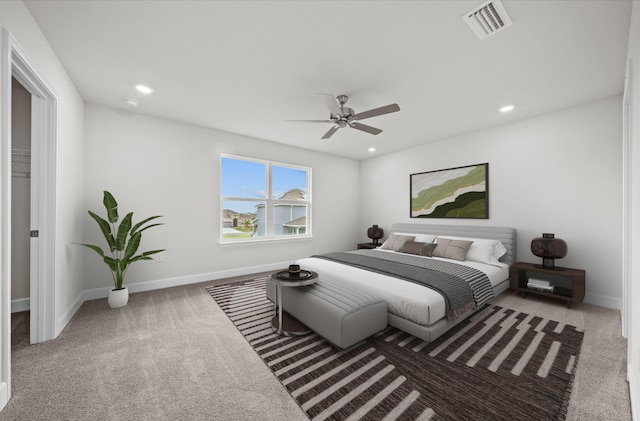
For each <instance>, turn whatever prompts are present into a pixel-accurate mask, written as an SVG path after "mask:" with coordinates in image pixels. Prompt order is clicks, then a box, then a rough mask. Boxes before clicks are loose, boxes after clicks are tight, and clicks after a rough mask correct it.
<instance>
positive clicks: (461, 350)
mask: <svg viewBox="0 0 640 421" xmlns="http://www.w3.org/2000/svg"><path fill="white" fill-rule="evenodd" d="M207 291H208V292H209V293H210V294H211V296H212V297H213V299H214V300H215V301H216V302H217V303H218V305H219V306H220V307H221V308H222V310H223V311H224V312H225V313H226V314H227V316H228V317H229V318H230V319H231V321H232V322H233V323H234V324H235V326H236V327H237V328H238V330H239V331H240V332H241V333H242V334H243V335H244V337H245V338H246V339H247V341H249V343H250V344H251V346H252V347H253V348H254V350H255V351H256V352H257V353H258V355H260V357H261V358H262V359H263V360H264V362H265V363H266V364H267V366H268V367H269V368H270V369H271V370H272V371H273V373H274V375H275V376H276V377H277V378H278V379H279V380H280V382H281V383H282V384H283V386H284V387H285V388H286V389H287V390H288V391H289V393H290V394H291V396H292V397H293V398H294V399H295V400H296V402H298V404H299V405H300V407H301V408H302V409H303V410H304V411H305V412H306V413H307V415H308V416H309V418H310V419H312V420H359V419H363V420H434V421H435V420H563V419H564V418H565V415H566V411H567V406H568V403H569V398H570V395H571V388H572V382H573V378H574V374H575V370H576V366H577V362H578V356H579V353H580V348H581V346H582V339H583V335H584V333H583V332H582V331H580V330H578V329H576V328H575V327H573V326H569V325H566V324H563V323H560V322H556V321H553V320H548V319H544V318H541V317H538V316H533V315H529V314H525V313H521V312H518V311H516V310H512V309H507V308H501V307H498V306H491V305H488V306H486V307H485V308H484V309H483V310H482V311H480V312H478V313H476V314H475V315H473V316H471V317H470V318H469V319H467V320H466V321H464V322H462V323H460V324H459V325H458V326H457V327H456V328H455V329H454V330H453V331H450V332H448V333H447V334H445V335H444V336H443V337H441V338H439V339H438V340H437V341H435V342H433V343H425V342H424V341H422V340H421V339H419V338H416V337H414V336H411V335H409V334H407V333H405V332H403V331H401V330H398V329H396V328H393V327H388V328H387V329H386V330H385V331H383V332H381V333H379V334H377V335H375V336H373V337H371V338H369V339H367V340H366V341H363V342H361V343H359V344H356V345H354V346H353V347H351V348H349V349H346V350H340V349H339V348H336V347H334V346H332V345H331V344H330V343H328V342H327V341H325V340H324V339H323V338H322V337H320V336H318V335H316V334H314V333H310V334H308V335H305V336H296V337H281V336H278V335H276V334H274V333H273V332H272V330H271V324H270V321H271V318H272V317H273V315H274V312H275V310H274V305H273V303H271V301H269V300H268V299H267V298H266V296H265V278H260V279H254V280H249V281H242V282H237V283H232V284H226V285H218V286H214V287H209V288H207Z"/></svg>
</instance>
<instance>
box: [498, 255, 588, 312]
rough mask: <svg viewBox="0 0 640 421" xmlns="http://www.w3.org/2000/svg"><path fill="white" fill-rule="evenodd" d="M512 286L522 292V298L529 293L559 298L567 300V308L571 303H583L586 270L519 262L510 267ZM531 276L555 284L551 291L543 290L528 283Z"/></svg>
mask: <svg viewBox="0 0 640 421" xmlns="http://www.w3.org/2000/svg"><path fill="white" fill-rule="evenodd" d="M509 275H510V276H509V277H510V279H511V288H512V289H515V290H516V291H519V292H521V293H522V298H524V297H526V295H527V294H529V293H530V294H538V295H544V296H547V297H553V298H559V299H561V300H565V301H566V302H567V308H569V307H571V303H581V302H582V301H583V300H584V293H585V271H584V270H583V269H572V268H563V267H557V266H556V268H555V269H546V268H543V267H541V266H538V265H534V264H532V263H524V262H518V263H514V264H513V265H511V268H510V269H509ZM530 278H536V279H542V280H545V281H547V282H548V283H549V284H550V285H553V289H552V290H551V291H541V290H539V289H534V288H532V287H530V286H529V285H528V281H529V279H530Z"/></svg>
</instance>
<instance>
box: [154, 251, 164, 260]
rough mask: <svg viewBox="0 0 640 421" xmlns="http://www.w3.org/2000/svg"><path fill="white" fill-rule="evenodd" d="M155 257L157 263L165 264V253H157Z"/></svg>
mask: <svg viewBox="0 0 640 421" xmlns="http://www.w3.org/2000/svg"><path fill="white" fill-rule="evenodd" d="M154 257H155V260H156V262H164V253H156V254H155V255H154Z"/></svg>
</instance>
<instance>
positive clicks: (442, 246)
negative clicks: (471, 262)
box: [433, 238, 473, 260]
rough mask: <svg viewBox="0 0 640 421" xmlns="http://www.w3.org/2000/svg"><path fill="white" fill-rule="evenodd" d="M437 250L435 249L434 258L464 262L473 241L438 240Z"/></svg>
mask: <svg viewBox="0 0 640 421" xmlns="http://www.w3.org/2000/svg"><path fill="white" fill-rule="evenodd" d="M436 241H437V243H436V248H434V249H433V256H434V257H444V258H446V259H453V260H464V258H465V257H466V255H467V251H469V247H471V244H472V243H473V241H466V240H450V239H448V238H438V239H437V240H436Z"/></svg>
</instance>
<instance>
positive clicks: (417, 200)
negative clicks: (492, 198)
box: [409, 162, 489, 219]
mask: <svg viewBox="0 0 640 421" xmlns="http://www.w3.org/2000/svg"><path fill="white" fill-rule="evenodd" d="M409 189H410V193H409V199H410V202H411V203H410V207H409V213H410V217H411V218H459V219H489V163H488V162H485V163H483V164H475V165H467V166H463V167H454V168H446V169H442V170H435V171H426V172H421V173H415V174H410V175H409Z"/></svg>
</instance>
